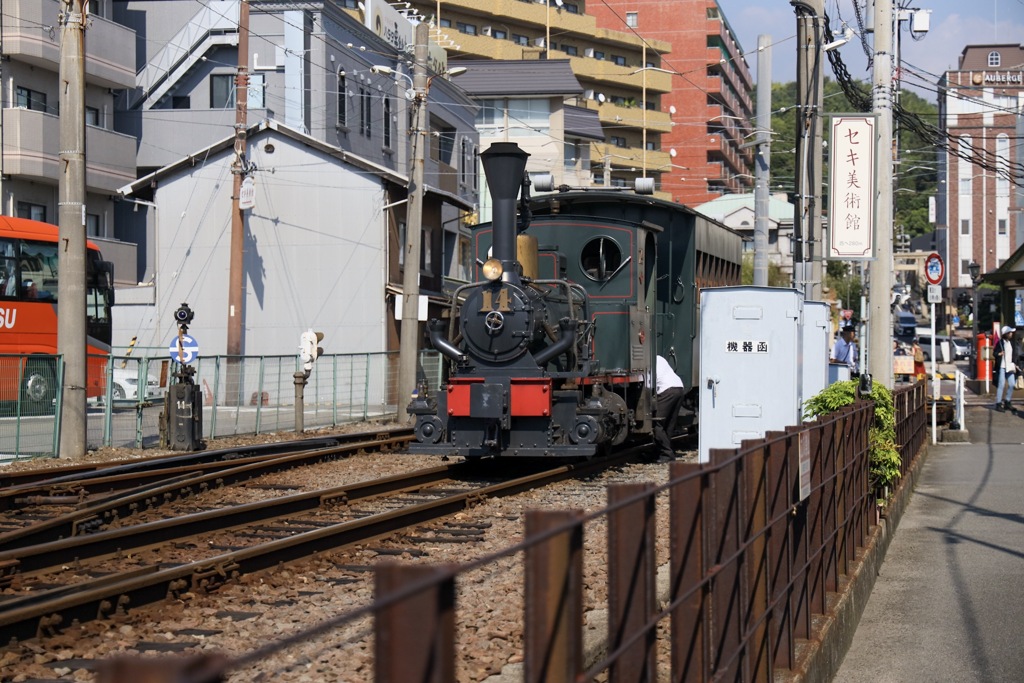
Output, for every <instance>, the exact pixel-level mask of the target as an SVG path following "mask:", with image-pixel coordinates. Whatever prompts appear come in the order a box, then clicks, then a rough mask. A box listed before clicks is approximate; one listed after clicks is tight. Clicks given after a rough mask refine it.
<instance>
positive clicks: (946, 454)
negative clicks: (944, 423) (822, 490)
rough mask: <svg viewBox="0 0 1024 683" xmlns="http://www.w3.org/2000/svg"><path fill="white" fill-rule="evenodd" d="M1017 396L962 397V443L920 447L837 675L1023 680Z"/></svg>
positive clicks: (881, 680)
mask: <svg viewBox="0 0 1024 683" xmlns="http://www.w3.org/2000/svg"><path fill="white" fill-rule="evenodd" d="M1019 393H1020V392H1018V394H1019ZM1019 398H1020V397H1019V396H1018V401H1017V406H1016V408H1017V409H1018V411H1022V412H1021V413H1018V414H1008V413H997V412H995V411H994V410H992V409H991V408H989V407H988V406H984V405H976V406H971V407H969V408H968V411H967V417H968V419H967V420H966V422H967V427H968V429H969V431H970V439H971V443H969V444H938V445H936V446H931V447H930V449H931V451H930V455H929V458H928V460H927V462H926V463H925V464H924V467H923V469H922V472H921V478H920V480H919V483H918V487H917V489H916V491H915V492H914V495H913V497H912V499H911V502H910V505H909V506H908V508H907V510H906V513H905V514H904V516H903V519H902V521H901V522H900V526H899V528H898V529H897V531H896V535H895V536H894V537H893V541H892V545H891V546H890V547H889V552H888V554H887V556H886V558H885V562H884V564H883V565H882V571H881V574H880V575H879V577H878V580H877V582H876V584H875V588H874V591H873V593H872V594H871V598H870V600H869V601H868V604H867V607H866V608H865V611H864V616H863V617H862V619H861V622H860V625H859V626H858V628H857V633H856V636H855V637H854V641H853V645H852V647H851V649H850V652H849V653H848V654H847V655H846V659H845V660H844V661H843V664H842V666H841V668H840V669H839V673H838V675H837V676H836V678H835V679H834V680H835V681H836V683H861V682H868V681H870V682H871V683H889V682H892V683H897V682H899V683H905V682H908V681H910V682H917V681H922V682H924V681H928V682H931V681H950V682H954V681H965V682H966V681H970V682H971V683H974V682H980V683H986V682H989V681H991V682H993V683H996V682H1000V683H1001V682H1003V681H1024V646H1022V642H1024V633H1022V632H1024V403H1022V402H1021V401H1020V400H1019Z"/></svg>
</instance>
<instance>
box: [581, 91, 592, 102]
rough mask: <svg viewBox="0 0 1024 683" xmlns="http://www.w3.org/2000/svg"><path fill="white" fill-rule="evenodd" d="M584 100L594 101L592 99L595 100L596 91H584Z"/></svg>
mask: <svg viewBox="0 0 1024 683" xmlns="http://www.w3.org/2000/svg"><path fill="white" fill-rule="evenodd" d="M583 99H585V100H592V99H594V91H593V90H584V91H583Z"/></svg>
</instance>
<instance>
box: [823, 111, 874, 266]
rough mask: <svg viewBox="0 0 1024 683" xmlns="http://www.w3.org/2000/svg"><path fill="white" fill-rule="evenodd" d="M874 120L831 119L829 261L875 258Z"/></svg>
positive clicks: (839, 115) (844, 117) (835, 117)
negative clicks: (830, 259)
mask: <svg viewBox="0 0 1024 683" xmlns="http://www.w3.org/2000/svg"><path fill="white" fill-rule="evenodd" d="M874 141H875V117H874V116H873V115H867V116H850V115H846V114H837V115H834V116H833V117H832V141H831V143H830V146H831V152H830V153H829V157H830V161H831V163H830V165H829V225H828V234H829V250H828V257H829V258H832V259H842V260H845V261H853V260H860V259H870V258H872V252H873V249H874V240H873V236H874V232H875V231H874V222H875V144H874Z"/></svg>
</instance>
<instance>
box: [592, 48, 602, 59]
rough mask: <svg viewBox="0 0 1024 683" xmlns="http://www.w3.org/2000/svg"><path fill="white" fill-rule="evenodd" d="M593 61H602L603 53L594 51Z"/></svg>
mask: <svg viewBox="0 0 1024 683" xmlns="http://www.w3.org/2000/svg"><path fill="white" fill-rule="evenodd" d="M594 59H600V60H604V52H603V51H602V50H594Z"/></svg>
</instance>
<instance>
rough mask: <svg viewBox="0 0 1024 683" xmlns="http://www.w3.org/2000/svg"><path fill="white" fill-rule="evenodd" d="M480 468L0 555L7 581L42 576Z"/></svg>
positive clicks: (310, 494) (427, 472) (435, 470)
mask: <svg viewBox="0 0 1024 683" xmlns="http://www.w3.org/2000/svg"><path fill="white" fill-rule="evenodd" d="M475 466H476V463H466V462H462V463H452V464H448V465H439V466H437V467H430V468H426V469H421V470H416V471H414V472H408V473H405V474H396V475H393V476H390V477H383V478H381V479H373V480H370V481H363V482H357V483H354V484H346V485H345V486H337V487H332V488H329V489H320V490H317V491H306V492H302V493H294V494H291V495H288V496H281V497H277V498H272V499H270V500H262V501H256V502H253V503H245V504H243V505H232V506H230V507H226V508H220V509H217V510H206V511H203V512H197V513H194V514H189V515H182V516H178V517H172V518H169V519H161V520H158V521H154V522H147V523H145V524H137V525H134V526H130V527H124V528H119V529H110V530H107V531H100V532H97V533H94V534H88V535H85V536H73V537H71V538H64V539H61V540H59V541H52V542H49V543H42V544H39V545H33V546H28V547H26V548H18V549H16V550H11V551H6V552H0V566H3V567H8V568H10V569H9V571H11V572H12V573H11V574H10V575H9V576H8V577H6V580H7V581H10V579H11V578H13V573H18V574H23V575H24V574H29V573H37V572H41V571H45V570H48V569H53V568H54V567H59V566H62V565H67V564H69V563H71V562H72V561H80V560H85V559H95V558H99V557H103V556H111V555H115V554H117V553H129V552H133V551H137V550H141V549H143V548H146V547H151V546H154V545H158V544H162V543H168V542H170V541H177V540H181V539H183V538H189V537H193V536H195V535H197V534H209V533H214V532H218V531H227V530H230V529H237V528H239V527H244V526H245V525H248V524H253V523H256V522H267V521H273V520H281V519H285V518H288V517H291V516H294V515H297V514H302V513H305V512H309V511H311V510H318V509H321V508H324V507H330V506H334V505H346V504H348V503H351V502H352V501H356V500H367V499H369V498H373V497H375V496H381V495H386V494H394V493H402V492H408V491H411V490H416V489H419V488H421V487H423V486H426V485H431V484H439V483H443V482H445V481H450V480H452V479H454V478H457V477H460V476H466V475H469V474H472V473H473V472H474V468H475ZM0 585H2V583H0ZM5 608H6V605H5V604H4V603H0V612H2V611H3V610H4V609H5Z"/></svg>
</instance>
